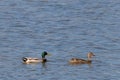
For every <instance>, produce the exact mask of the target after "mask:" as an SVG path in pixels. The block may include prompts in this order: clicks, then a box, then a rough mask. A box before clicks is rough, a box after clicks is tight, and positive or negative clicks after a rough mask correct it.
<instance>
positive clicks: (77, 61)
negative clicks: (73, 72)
mask: <svg viewBox="0 0 120 80" xmlns="http://www.w3.org/2000/svg"><path fill="white" fill-rule="evenodd" d="M93 56H95V55H94V54H93V53H92V52H89V53H88V54H87V57H88V59H87V60H85V59H79V58H72V59H71V60H70V61H69V63H71V64H74V63H75V64H89V63H91V62H92V60H91V58H92V57H93Z"/></svg>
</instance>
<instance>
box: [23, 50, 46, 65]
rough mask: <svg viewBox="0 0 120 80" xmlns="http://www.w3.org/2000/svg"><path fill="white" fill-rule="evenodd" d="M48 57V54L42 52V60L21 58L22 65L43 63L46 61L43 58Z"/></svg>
mask: <svg viewBox="0 0 120 80" xmlns="http://www.w3.org/2000/svg"><path fill="white" fill-rule="evenodd" d="M46 55H48V53H47V52H46V51H44V52H42V55H41V56H42V59H39V58H31V57H23V58H22V60H23V62H24V63H38V62H41V63H44V62H46V61H47V59H46V58H45V56H46Z"/></svg>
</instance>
